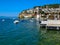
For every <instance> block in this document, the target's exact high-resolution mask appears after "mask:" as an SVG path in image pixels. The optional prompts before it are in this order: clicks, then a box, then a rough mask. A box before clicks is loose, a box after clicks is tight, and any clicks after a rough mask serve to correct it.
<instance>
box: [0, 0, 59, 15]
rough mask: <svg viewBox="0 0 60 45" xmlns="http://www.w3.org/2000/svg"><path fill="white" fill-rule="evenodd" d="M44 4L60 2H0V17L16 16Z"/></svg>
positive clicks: (30, 0)
mask: <svg viewBox="0 0 60 45" xmlns="http://www.w3.org/2000/svg"><path fill="white" fill-rule="evenodd" d="M45 4H60V0H0V16H18V14H19V13H20V12H21V11H22V10H25V9H29V8H32V7H34V6H40V5H45Z"/></svg>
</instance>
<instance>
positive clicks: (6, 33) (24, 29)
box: [0, 19, 38, 45]
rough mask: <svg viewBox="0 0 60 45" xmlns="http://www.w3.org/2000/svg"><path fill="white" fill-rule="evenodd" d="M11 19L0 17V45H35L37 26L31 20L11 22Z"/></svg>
mask: <svg viewBox="0 0 60 45" xmlns="http://www.w3.org/2000/svg"><path fill="white" fill-rule="evenodd" d="M13 21H14V20H13V19H5V21H4V22H2V21H1V19H0V45H37V42H38V26H37V24H36V22H35V20H33V22H31V21H30V20H24V21H22V20H21V21H20V22H19V23H18V24H14V23H13Z"/></svg>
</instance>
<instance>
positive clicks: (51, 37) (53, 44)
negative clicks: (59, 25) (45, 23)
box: [38, 28, 60, 45]
mask: <svg viewBox="0 0 60 45" xmlns="http://www.w3.org/2000/svg"><path fill="white" fill-rule="evenodd" d="M38 45H60V31H57V30H46V29H45V28H40V30H39V42H38Z"/></svg>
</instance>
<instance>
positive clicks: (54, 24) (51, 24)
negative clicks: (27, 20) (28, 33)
mask: <svg viewBox="0 0 60 45" xmlns="http://www.w3.org/2000/svg"><path fill="white" fill-rule="evenodd" d="M40 27H42V28H43V27H45V29H46V30H48V29H50V30H60V20H47V21H41V24H40Z"/></svg>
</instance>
